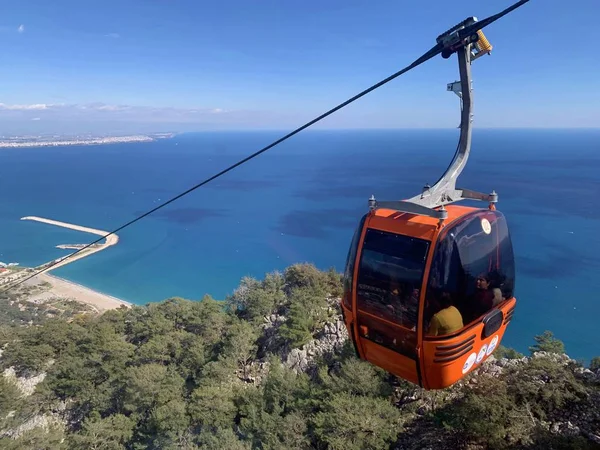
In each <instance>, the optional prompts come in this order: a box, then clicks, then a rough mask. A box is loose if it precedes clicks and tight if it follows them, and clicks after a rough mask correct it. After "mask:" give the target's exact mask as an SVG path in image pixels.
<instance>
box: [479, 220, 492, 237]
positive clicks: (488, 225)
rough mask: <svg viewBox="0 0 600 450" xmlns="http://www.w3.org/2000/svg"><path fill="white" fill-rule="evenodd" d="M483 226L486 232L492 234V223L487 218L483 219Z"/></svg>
mask: <svg viewBox="0 0 600 450" xmlns="http://www.w3.org/2000/svg"><path fill="white" fill-rule="evenodd" d="M481 228H482V229H483V232H484V233H485V234H490V233H491V232H492V224H491V223H490V221H489V220H487V219H486V218H483V219H481Z"/></svg>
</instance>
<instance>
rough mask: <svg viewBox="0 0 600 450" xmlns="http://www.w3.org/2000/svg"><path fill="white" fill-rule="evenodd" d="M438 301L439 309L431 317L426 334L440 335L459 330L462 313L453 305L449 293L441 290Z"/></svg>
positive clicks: (461, 325) (461, 324)
mask: <svg viewBox="0 0 600 450" xmlns="http://www.w3.org/2000/svg"><path fill="white" fill-rule="evenodd" d="M438 302H439V307H440V310H439V311H438V312H436V313H435V314H434V315H433V317H432V318H431V321H430V322H429V327H428V328H427V334H428V335H429V336H441V335H444V334H451V333H454V332H456V331H458V330H460V329H461V328H462V327H463V320H462V315H461V313H460V311H459V310H458V309H457V308H456V306H454V305H453V301H452V296H451V295H450V293H448V292H442V294H441V295H440V297H439V300H438Z"/></svg>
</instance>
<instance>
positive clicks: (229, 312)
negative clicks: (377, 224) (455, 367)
mask: <svg viewBox="0 0 600 450" xmlns="http://www.w3.org/2000/svg"><path fill="white" fill-rule="evenodd" d="M340 294H341V280H340V275H339V274H337V273H336V272H334V271H329V272H320V271H318V270H317V269H315V268H314V267H313V266H312V265H308V264H298V265H294V266H291V267H289V268H288V269H287V270H286V271H285V272H284V273H282V274H281V273H271V274H267V275H266V276H265V278H264V280H262V281H259V280H255V279H252V278H244V279H243V280H242V282H241V284H240V286H239V288H238V289H237V290H236V291H235V292H234V293H233V294H232V295H231V296H230V297H229V298H227V299H225V301H224V302H220V301H216V300H214V299H213V298H211V297H209V296H205V297H204V298H203V299H202V301H189V300H184V299H180V298H173V299H169V300H166V301H163V302H161V303H154V304H149V305H147V306H136V307H133V308H131V309H129V308H125V307H123V308H122V309H120V310H112V311H108V312H106V313H104V314H102V315H100V316H98V315H94V314H90V313H89V311H88V312H83V313H81V312H77V313H74V314H66V315H65V316H64V317H52V315H51V317H44V319H43V320H35V321H33V320H27V321H19V320H16V321H15V320H3V321H2V322H0V323H1V324H0V348H2V354H1V356H0V369H1V370H2V371H4V376H0V448H2V449H198V448H203V449H231V450H237V449H240V450H241V449H307V448H316V449H344V450H349V449H390V448H398V449H424V448H432V449H445V448H452V449H454V448H456V449H476V448H477V449H479V448H481V449H484V448H493V449H503V448H525V449H567V448H568V449H592V448H600V359H598V358H596V359H594V360H593V361H592V364H591V365H590V366H589V368H584V367H583V366H582V365H581V364H580V363H578V362H576V361H573V360H571V359H569V358H568V357H567V356H566V355H565V354H564V351H565V349H564V346H563V344H562V342H560V341H559V340H557V339H556V338H554V336H553V335H552V334H551V333H546V334H544V335H542V336H538V337H537V338H536V341H535V342H532V344H533V345H532V347H531V355H530V356H529V357H525V356H523V355H520V354H518V353H517V352H515V351H514V350H509V349H505V348H503V347H500V348H498V350H496V352H495V354H494V356H495V358H494V357H491V358H490V359H489V360H488V362H486V363H485V364H483V366H482V367H481V368H480V369H479V370H477V371H475V372H474V373H473V374H471V375H470V376H468V377H467V379H466V380H465V381H464V382H460V383H458V384H457V385H455V386H453V387H451V388H448V389H446V390H443V391H437V392H425V391H423V390H421V389H419V388H418V387H415V386H413V385H410V384H409V383H406V382H403V381H401V380H398V379H397V378H395V377H392V376H390V375H389V374H387V373H385V372H383V371H381V370H379V369H377V368H375V367H374V366H372V365H370V364H368V363H366V362H362V361H359V360H357V359H356V356H355V355H354V351H353V349H352V345H351V344H350V343H349V341H348V339H347V335H346V331H345V328H344V327H343V324H342V322H341V317H340V315H339V309H338V306H337V298H338V297H339V295H340ZM0 301H2V302H3V304H4V305H8V304H9V303H10V302H11V301H13V302H14V301H15V300H14V299H11V298H8V297H7V296H6V295H5V296H4V298H2V299H0ZM19 301H20V302H25V303H26V301H25V300H23V299H22V298H21V299H20V300H19ZM25 303H23V304H25ZM13 305H14V303H13ZM29 307H31V305H29V306H28V308H29ZM21 309H22V310H27V308H25V307H23V308H21ZM5 310H6V311H9V310H10V311H13V310H12V309H10V308H8V307H5ZM13 313H14V311H13ZM27 317H28V318H29V315H28V316H27ZM36 317H37V316H36Z"/></svg>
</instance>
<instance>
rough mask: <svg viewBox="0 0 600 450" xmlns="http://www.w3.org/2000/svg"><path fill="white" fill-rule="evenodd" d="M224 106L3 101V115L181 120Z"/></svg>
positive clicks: (217, 111) (198, 118) (0, 111)
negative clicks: (195, 106)
mask: <svg viewBox="0 0 600 450" xmlns="http://www.w3.org/2000/svg"><path fill="white" fill-rule="evenodd" d="M228 112H229V111H225V110H223V109H221V108H174V107H167V106H158V107H155V106H132V105H111V104H106V103H100V102H96V103H74V104H65V103H54V104H53V103H32V104H12V105H11V104H6V103H0V117H3V118H10V117H13V118H21V119H26V120H42V119H57V120H62V119H64V120H71V119H90V120H117V121H167V122H169V121H173V122H175V121H182V122H199V121H200V122H201V121H205V120H208V119H209V118H211V117H216V116H223V115H224V114H225V113H228Z"/></svg>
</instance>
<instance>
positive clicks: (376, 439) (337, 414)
mask: <svg viewBox="0 0 600 450" xmlns="http://www.w3.org/2000/svg"><path fill="white" fill-rule="evenodd" d="M313 423H314V427H315V435H316V437H317V438H318V440H319V441H320V442H321V443H322V444H324V445H327V446H328V448H330V449H332V450H338V449H339V450H341V449H344V450H351V449H356V450H362V449H381V448H388V447H389V446H390V445H391V444H392V443H393V442H394V441H395V440H396V437H397V436H398V433H400V432H401V431H402V430H401V427H400V412H399V411H398V409H397V408H395V407H394V406H393V405H392V404H391V402H390V401H389V400H384V399H380V398H373V397H364V396H355V395H352V394H349V393H340V394H336V395H335V396H333V398H332V399H331V400H329V401H328V402H327V403H326V404H325V405H324V409H323V411H322V412H319V413H317V414H316V415H315V416H314V419H313Z"/></svg>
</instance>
